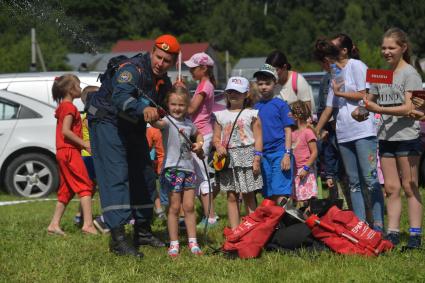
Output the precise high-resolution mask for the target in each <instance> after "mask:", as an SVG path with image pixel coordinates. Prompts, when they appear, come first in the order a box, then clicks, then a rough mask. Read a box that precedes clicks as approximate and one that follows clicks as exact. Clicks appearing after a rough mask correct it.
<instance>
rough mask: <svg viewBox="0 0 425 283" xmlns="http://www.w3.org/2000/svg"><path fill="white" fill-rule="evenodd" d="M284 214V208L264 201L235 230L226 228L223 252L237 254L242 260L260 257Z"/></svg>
mask: <svg viewBox="0 0 425 283" xmlns="http://www.w3.org/2000/svg"><path fill="white" fill-rule="evenodd" d="M284 213H285V209H284V208H283V207H281V206H276V205H275V203H274V202H273V201H270V200H267V199H266V200H264V201H263V202H262V203H261V205H260V206H259V207H258V208H257V209H256V210H255V211H254V212H253V213H251V214H250V215H248V216H246V217H244V218H243V219H242V223H241V224H239V226H238V227H237V228H236V229H235V230H232V229H230V228H228V227H226V228H224V236H225V238H226V240H225V242H224V244H223V247H222V249H223V251H224V252H230V253H231V252H237V254H238V256H239V257H240V258H254V257H258V256H260V254H261V250H262V249H263V247H264V246H265V244H266V243H267V241H268V240H269V238H270V236H271V235H272V234H273V232H274V230H275V228H276V226H277V224H278V223H279V220H280V218H281V217H282V216H283V214H284Z"/></svg>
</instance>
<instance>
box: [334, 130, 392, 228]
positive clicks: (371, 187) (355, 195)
mask: <svg viewBox="0 0 425 283" xmlns="http://www.w3.org/2000/svg"><path fill="white" fill-rule="evenodd" d="M376 147H377V140H376V137H366V138H362V139H358V140H355V141H350V142H344V143H340V144H339V149H340V152H341V158H342V161H343V163H344V166H345V170H346V173H347V176H348V182H349V187H350V196H351V203H352V205H353V210H354V213H355V214H356V215H357V217H358V218H360V220H362V221H365V220H366V210H365V200H366V201H367V202H368V203H370V204H371V205H370V207H371V208H372V214H373V219H374V225H377V226H381V227H382V225H383V223H384V196H383V193H382V190H381V185H380V184H379V181H378V177H377V172H376ZM361 181H363V183H364V188H362V186H361ZM366 189H367V190H366ZM369 195H370V198H369V197H368V196H369Z"/></svg>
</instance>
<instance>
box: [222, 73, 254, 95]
mask: <svg viewBox="0 0 425 283" xmlns="http://www.w3.org/2000/svg"><path fill="white" fill-rule="evenodd" d="M225 90H236V91H238V92H240V93H245V92H248V90H249V81H248V80H247V79H246V78H244V77H231V78H230V79H229V80H228V81H227V85H226V89H225Z"/></svg>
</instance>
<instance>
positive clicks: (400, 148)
mask: <svg viewBox="0 0 425 283" xmlns="http://www.w3.org/2000/svg"><path fill="white" fill-rule="evenodd" d="M421 153H422V143H421V140H420V139H419V138H417V139H414V140H406V141H386V140H379V156H380V157H402V156H420V155H421Z"/></svg>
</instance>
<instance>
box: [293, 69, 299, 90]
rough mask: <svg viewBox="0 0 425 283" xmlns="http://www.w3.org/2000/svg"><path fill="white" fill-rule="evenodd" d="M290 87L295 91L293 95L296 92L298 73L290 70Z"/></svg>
mask: <svg viewBox="0 0 425 283" xmlns="http://www.w3.org/2000/svg"><path fill="white" fill-rule="evenodd" d="M292 89H293V90H294V92H295V95H297V94H298V73H297V72H295V71H292Z"/></svg>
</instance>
